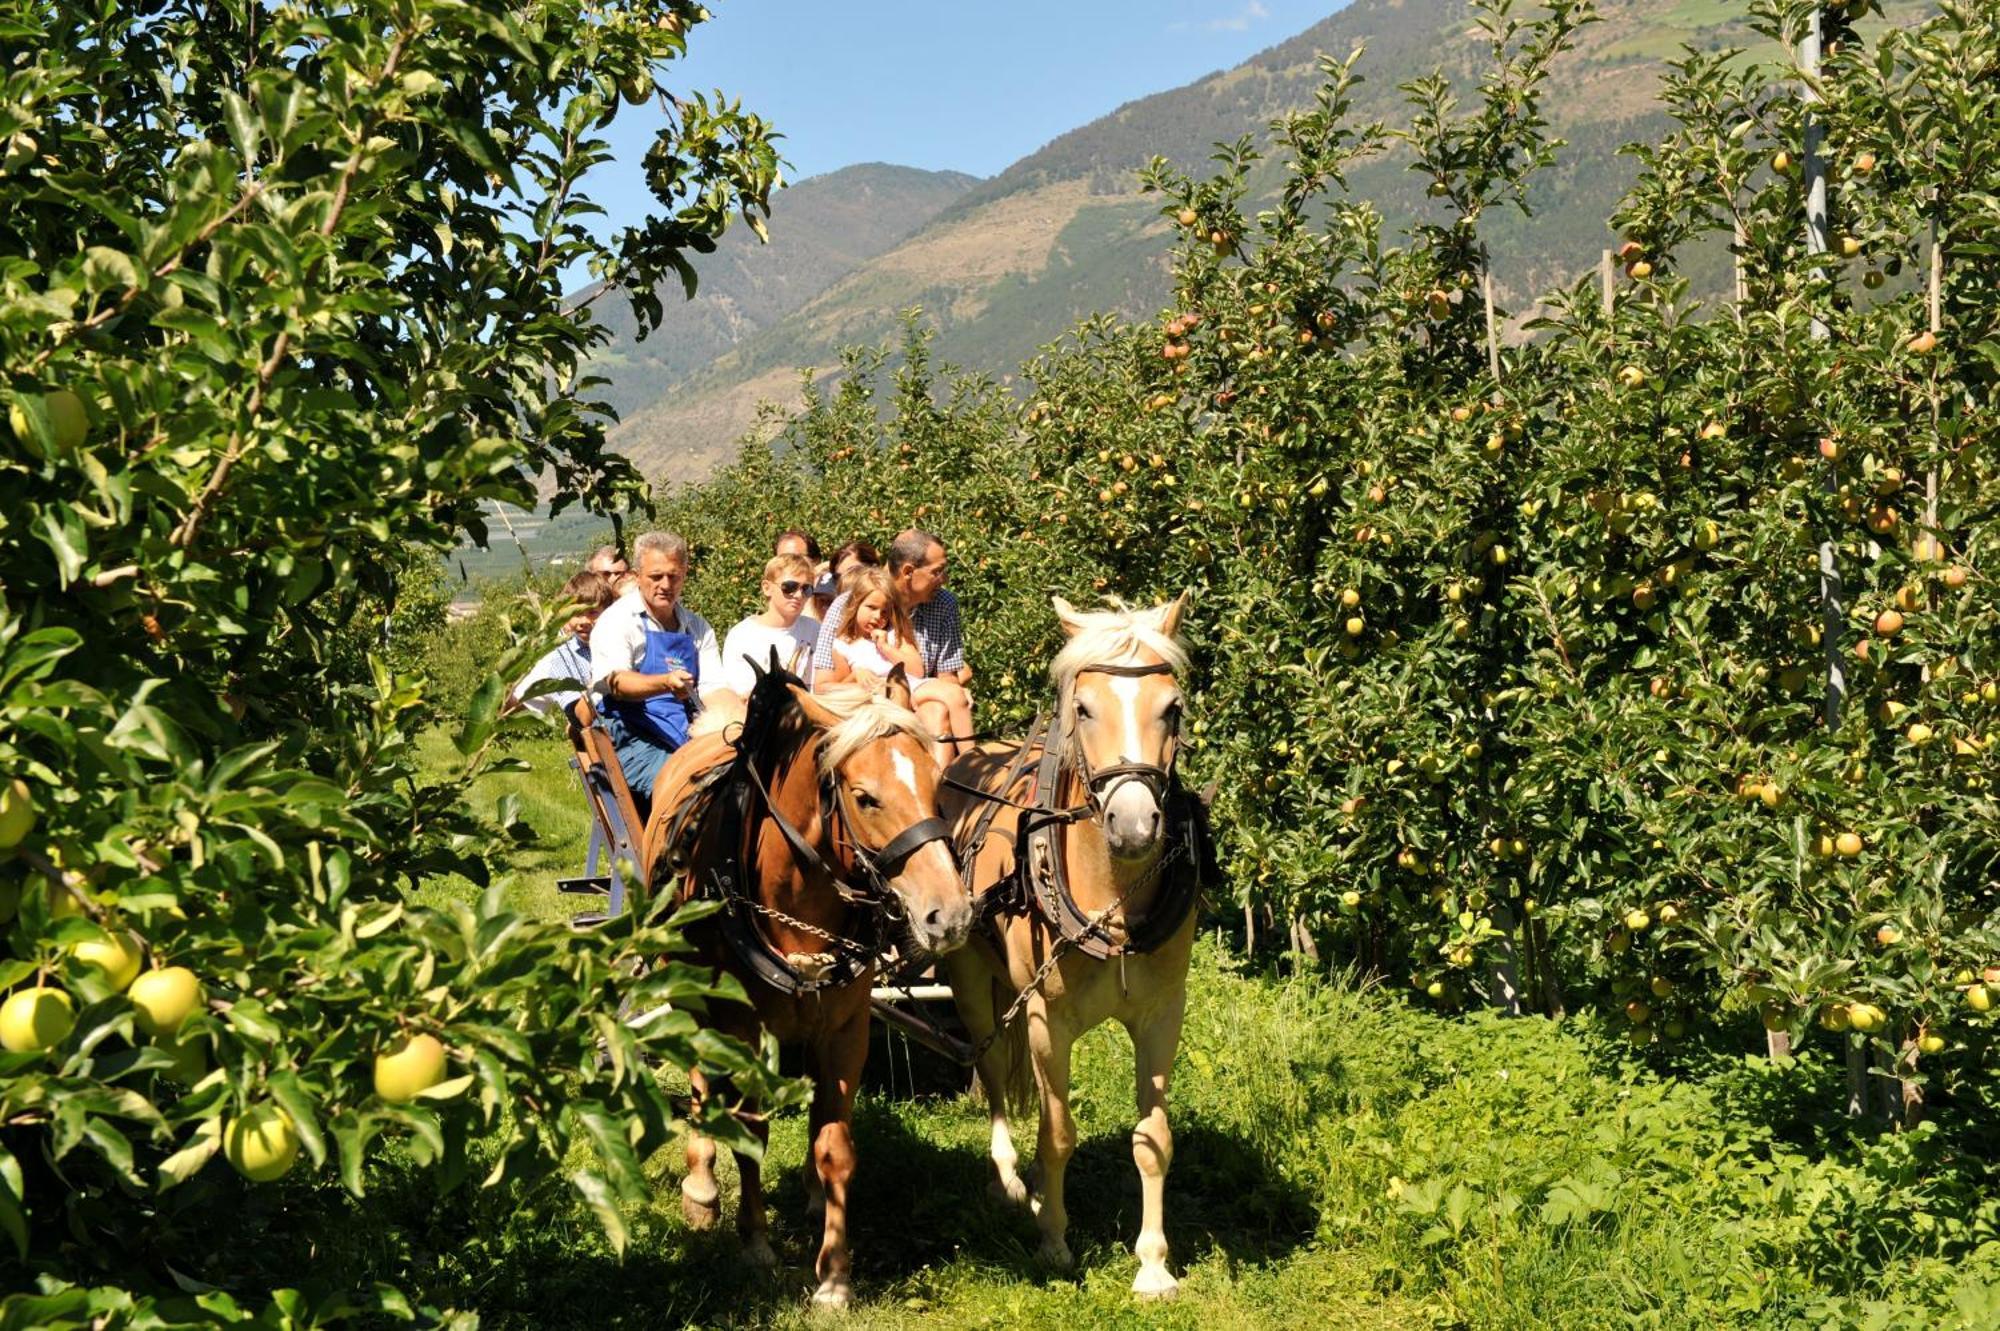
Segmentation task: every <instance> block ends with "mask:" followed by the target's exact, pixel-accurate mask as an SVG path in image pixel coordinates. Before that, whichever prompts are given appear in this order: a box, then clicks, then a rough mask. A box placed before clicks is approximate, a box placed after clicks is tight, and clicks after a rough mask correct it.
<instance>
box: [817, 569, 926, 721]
mask: <svg viewBox="0 0 2000 1331" xmlns="http://www.w3.org/2000/svg"><path fill="white" fill-rule="evenodd" d="M846 590H847V593H848V603H849V604H850V605H851V606H853V609H852V610H851V611H850V612H849V613H848V615H847V617H846V618H845V619H843V620H841V622H840V628H839V631H838V632H836V633H835V634H834V640H833V666H832V668H831V669H829V670H826V671H823V672H821V674H820V675H819V677H818V678H817V679H815V680H814V681H813V687H814V688H815V689H823V688H826V687H827V686H828V685H831V684H859V685H862V686H863V687H864V688H868V689H879V688H881V687H882V683H883V681H884V680H886V679H887V678H888V677H889V672H890V671H891V670H894V669H895V668H896V667H897V666H898V665H901V666H902V667H903V670H904V672H905V673H906V674H907V675H908V676H909V680H910V687H911V689H912V690H914V689H916V687H917V686H918V684H919V682H920V681H921V680H922V679H923V677H924V659H923V654H922V653H921V652H919V651H918V650H917V644H916V634H915V633H914V632H913V631H912V630H911V628H910V620H909V616H908V615H906V614H905V613H904V612H903V608H902V607H901V606H900V605H898V604H897V603H896V595H895V588H894V585H893V584H892V583H891V582H890V581H889V570H888V569H886V568H882V567H881V566H879V565H868V564H864V565H862V566H860V567H858V568H856V569H854V570H853V571H852V572H850V573H849V574H848V580H847V585H846Z"/></svg>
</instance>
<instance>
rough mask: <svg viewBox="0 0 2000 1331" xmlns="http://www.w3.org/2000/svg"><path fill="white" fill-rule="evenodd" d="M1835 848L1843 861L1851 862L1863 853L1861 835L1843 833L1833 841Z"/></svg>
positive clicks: (1857, 833)
mask: <svg viewBox="0 0 2000 1331" xmlns="http://www.w3.org/2000/svg"><path fill="white" fill-rule="evenodd" d="M1833 848H1834V850H1836V851H1838V852H1839V853H1840V856H1841V858H1842V859H1849V860H1851V859H1853V858H1854V857H1855V856H1856V855H1859V854H1860V853H1861V834H1860V833H1859V832H1842V833H1841V834H1840V835H1839V836H1837V837H1835V838H1834V839H1833Z"/></svg>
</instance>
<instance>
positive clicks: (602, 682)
mask: <svg viewBox="0 0 2000 1331" xmlns="http://www.w3.org/2000/svg"><path fill="white" fill-rule="evenodd" d="M621 607H622V603H621V605H619V606H613V607H612V608H611V610H608V611H606V612H605V613H604V615H603V617H602V618H600V619H599V620H598V621H597V627H596V628H594V629H592V630H591V631H590V662H591V677H590V687H591V691H592V692H594V693H597V694H599V695H601V696H603V697H604V698H606V699H609V700H613V701H620V702H643V701H645V700H646V699H647V698H657V697H659V696H660V695H661V694H663V693H676V694H683V695H685V694H686V692H687V691H688V689H689V688H690V687H691V686H692V685H693V683H694V676H693V675H691V674H689V673H688V672H687V671H685V670H670V671H668V672H667V673H666V674H664V675H648V674H646V673H645V672H643V671H641V670H640V669H639V668H638V666H639V658H640V654H641V653H643V652H644V651H645V649H646V629H645V625H643V624H642V623H640V622H639V615H640V614H643V613H644V611H643V610H641V611H639V612H638V613H631V612H627V613H623V614H620V613H617V612H618V611H619V610H620V609H621Z"/></svg>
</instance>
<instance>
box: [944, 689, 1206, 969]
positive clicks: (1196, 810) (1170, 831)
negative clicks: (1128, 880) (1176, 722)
mask: <svg viewBox="0 0 2000 1331" xmlns="http://www.w3.org/2000/svg"><path fill="white" fill-rule="evenodd" d="M1172 672H1173V667H1171V666H1169V665H1166V664H1165V663H1156V664H1153V665H1090V666H1085V667H1084V668H1083V670H1082V671H1080V672H1079V673H1093V674H1106V675H1121V676H1126V677H1133V676H1143V675H1162V674H1171V673H1172ZM1037 743H1039V745H1040V749H1041V758H1040V761H1039V763H1038V764H1037V766H1036V770H1035V785H1034V793H1033V794H1032V795H1031V796H1030V797H1029V802H1028V804H1026V805H1025V806H1024V805H1020V804H1016V803H1015V802H1014V801H1013V800H1012V799H1011V798H1009V797H1008V796H1007V795H1006V792H1009V791H1011V790H1012V789H1013V788H1014V784H1015V782H1017V781H1018V780H1019V779H1020V776H1021V773H1022V771H1023V770H1024V769H1025V767H1026V763H1027V760H1028V757H1029V755H1030V753H1031V752H1032V751H1033V750H1034V749H1035V748H1036V746H1037ZM1063 748H1064V746H1063V744H1061V743H1059V742H1058V737H1057V736H1056V735H1055V734H1054V725H1053V723H1052V722H1051V721H1050V720H1049V718H1048V717H1047V716H1046V715H1044V716H1040V717H1037V718H1036V720H1035V725H1034V727H1033V728H1031V729H1030V730H1029V732H1028V736H1027V738H1026V739H1025V740H1024V741H1023V742H1022V744H1021V747H1020V749H1019V750H1018V751H1017V752H1016V753H1015V755H1014V761H1013V762H1012V763H1011V764H1010V765H1009V767H1008V769H1007V774H1006V777H1005V779H1004V780H1003V781H1002V783H1001V785H1000V791H1001V792H1002V793H1001V795H1000V796H998V797H995V796H994V795H991V794H987V793H985V792H979V793H980V794H981V796H982V798H985V799H987V800H989V801H991V804H990V805H989V807H988V808H986V809H983V810H981V811H980V816H979V818H978V819H977V820H976V821H975V823H974V825H973V827H972V828H971V829H970V832H969V835H968V836H967V838H966V840H965V842H964V843H963V844H962V845H961V847H960V852H959V861H960V863H961V864H962V865H963V866H964V873H965V874H966V876H967V880H968V882H969V881H970V878H971V874H972V872H973V861H974V859H975V858H976V857H977V855H978V853H979V849H980V847H981V846H982V845H983V844H984V842H985V839H986V832H987V829H988V828H989V827H990V826H991V824H992V821H993V817H994V815H995V814H996V813H997V811H998V809H999V806H1000V805H1001V804H1008V805H1010V806H1012V807H1015V808H1020V809H1021V810H1022V813H1021V820H1020V831H1019V834H1018V843H1017V844H1018V846H1019V850H1018V852H1017V853H1016V855H1015V857H1014V863H1013V865H1012V867H1011V868H1010V869H1009V870H1008V872H1007V876H1006V877H1005V878H1003V879H1002V880H1000V882H998V883H996V884H995V885H994V887H993V889H992V890H991V891H990V892H989V893H988V894H987V898H986V903H985V908H986V910H987V911H988V912H990V913H991V914H996V915H1029V914H1032V915H1035V916H1039V917H1040V919H1041V921H1042V923H1043V924H1045V925H1046V926H1048V928H1049V929H1050V930H1051V931H1053V932H1054V933H1055V934H1056V935H1057V937H1058V938H1059V939H1060V940H1061V941H1060V943H1059V944H1058V946H1059V947H1061V948H1062V949H1063V950H1065V951H1070V950H1073V951H1077V952H1081V953H1082V954H1083V955H1085V956H1087V957H1090V958H1092V959H1093V960H1096V961H1111V960H1115V959H1117V958H1119V957H1126V956H1139V955H1143V954H1144V953H1147V952H1151V951H1153V950H1154V949H1156V948H1158V947H1160V946H1161V945H1162V944H1164V943H1165V942H1166V941H1167V940H1168V939H1170V938H1172V937H1173V936H1174V935H1175V934H1176V933H1177V932H1179V930H1180V928H1181V926H1182V925H1183V924H1184V923H1186V922H1187V917H1188V915H1189V913H1190V912H1192V911H1193V910H1194V907H1195V903H1196V901H1197V900H1199V899H1200V896H1201V891H1202V888H1203V886H1204V885H1205V884H1206V883H1208V882H1210V881H1212V880H1214V879H1215V878H1216V877H1217V876H1218V875H1217V872H1216V870H1217V866H1216V862H1215V849H1214V838H1213V837H1212V836H1211V835H1210V833H1209V827H1208V813H1207V807H1206V805H1205V803H1204V802H1203V801H1201V800H1200V799H1198V798H1196V797H1195V796H1192V795H1190V794H1189V793H1188V792H1187V791H1186V790H1185V788H1183V787H1182V785H1181V784H1180V780H1179V778H1178V777H1177V776H1176V775H1175V773H1174V758H1175V756H1177V755H1176V753H1174V752H1171V751H1170V753H1169V755H1168V758H1167V762H1166V763H1165V764H1164V765H1162V764H1158V763H1116V764H1113V765H1111V766H1108V767H1101V768H1095V769H1093V768H1092V767H1091V766H1090V765H1089V763H1088V761H1087V760H1085V759H1084V758H1083V756H1082V754H1081V753H1080V752H1079V753H1078V755H1077V763H1076V766H1075V767H1074V769H1072V767H1071V765H1070V764H1069V763H1067V762H1066V761H1065V757H1064V753H1063ZM1071 774H1074V775H1076V776H1078V777H1080V778H1081V779H1082V781H1083V787H1084V795H1085V802H1084V803H1082V804H1080V805H1074V806H1062V805H1059V804H1058V803H1057V800H1058V798H1059V797H1060V796H1061V794H1062V787H1063V782H1064V778H1065V777H1066V776H1068V775H1071ZM1125 781H1138V782H1140V783H1141V784H1143V785H1145V786H1146V788H1147V789H1149V790H1150V791H1152V792H1153V796H1154V798H1155V800H1156V801H1157V802H1158V805H1159V808H1160V811H1161V814H1162V816H1163V817H1164V818H1165V819H1166V844H1165V845H1164V846H1163V847H1162V849H1161V852H1160V854H1161V857H1162V858H1161V861H1160V866H1161V878H1160V883H1159V892H1158V894H1157V895H1156V896H1155V897H1154V899H1153V901H1152V903H1151V904H1150V907H1149V908H1148V909H1147V910H1146V912H1145V913H1144V914H1143V915H1141V916H1139V917H1138V918H1137V919H1134V918H1132V917H1131V916H1130V915H1129V914H1125V917H1124V918H1123V920H1122V921H1116V922H1114V921H1113V920H1109V919H1093V918H1092V917H1091V916H1090V915H1089V914H1088V913H1086V912H1085V911H1084V910H1083V908H1082V907H1080V906H1078V905H1077V904H1076V898H1075V897H1074V896H1073V895H1072V894H1071V892H1070V889H1069V875H1068V871H1067V867H1066V864H1065V861H1064V855H1063V836H1062V832H1063V829H1064V828H1065V827H1067V826H1068V825H1069V824H1070V823H1073V822H1077V821H1079V820H1080V819H1082V818H1085V817H1093V816H1101V815H1102V813H1103V810H1104V807H1105V804H1106V803H1107V801H1108V800H1109V799H1110V797H1111V794H1112V792H1113V791H1115V790H1116V789H1117V788H1118V786H1119V785H1120V784H1122V783H1123V782H1125ZM1121 913H1122V912H1121ZM1114 929H1116V930H1117V931H1118V932H1119V933H1120V934H1122V937H1117V936H1114V934H1113V930H1114Z"/></svg>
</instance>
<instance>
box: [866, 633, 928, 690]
mask: <svg viewBox="0 0 2000 1331" xmlns="http://www.w3.org/2000/svg"><path fill="white" fill-rule="evenodd" d="M876 640H877V641H878V642H880V643H882V644H883V646H884V647H885V649H886V650H884V651H883V653H882V655H884V656H886V657H888V658H889V660H890V661H891V662H896V661H901V662H902V663H903V673H904V674H906V675H908V676H909V677H910V681H911V683H915V682H916V681H917V680H920V679H922V678H923V677H924V654H923V652H921V651H919V650H918V649H917V644H915V643H914V642H903V641H900V640H898V641H896V642H889V641H888V640H887V637H886V635H878V636H877V639H876Z"/></svg>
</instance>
